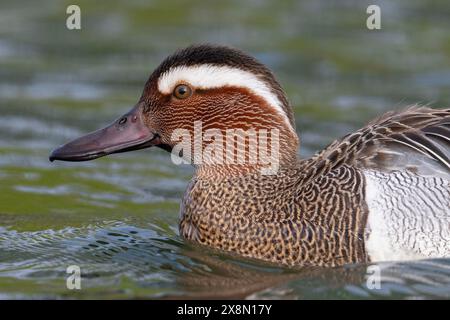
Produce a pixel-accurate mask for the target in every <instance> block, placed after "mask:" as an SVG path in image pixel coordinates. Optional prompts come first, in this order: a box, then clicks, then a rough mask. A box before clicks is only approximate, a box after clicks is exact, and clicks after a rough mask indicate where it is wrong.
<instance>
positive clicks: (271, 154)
mask: <svg viewBox="0 0 450 320" xmlns="http://www.w3.org/2000/svg"><path fill="white" fill-rule="evenodd" d="M272 134H273V131H272ZM272 138H273V139H272ZM263 140H264V139H263ZM263 140H262V143H259V142H261V140H258V143H257V146H256V147H249V145H248V144H247V145H246V146H245V147H241V148H240V149H239V148H236V149H239V152H240V153H239V157H238V156H237V155H236V152H237V151H236V149H234V151H231V152H229V151H227V150H224V151H223V152H224V155H223V159H224V161H223V163H217V161H214V159H211V157H212V158H213V157H214V156H211V154H208V153H204V158H203V159H202V160H203V161H202V163H201V164H197V165H194V167H195V169H196V170H195V178H198V179H206V180H222V179H227V178H231V177H236V176H241V175H247V174H261V175H276V174H277V173H278V172H279V171H280V170H282V169H283V168H286V167H291V166H292V165H293V164H295V163H296V162H297V159H298V147H299V139H298V137H297V135H296V134H293V133H292V131H291V130H288V129H286V130H285V129H283V128H281V129H280V130H278V132H277V133H276V134H275V135H272V136H271V138H270V139H268V142H267V143H266V142H264V141H263ZM247 142H249V140H247ZM236 145H237V146H238V143H236ZM227 152H228V153H227ZM212 154H213V153H212ZM213 155H214V154H213ZM231 159H232V160H231ZM238 159H241V160H242V161H243V162H241V163H239V162H238V161H239V160H238Z"/></svg>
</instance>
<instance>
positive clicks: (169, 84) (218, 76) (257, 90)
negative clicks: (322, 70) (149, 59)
mask: <svg viewBox="0 0 450 320" xmlns="http://www.w3.org/2000/svg"><path fill="white" fill-rule="evenodd" d="M179 83H186V84H190V85H192V86H193V87H195V88H200V89H213V88H220V87H224V86H232V87H239V88H246V89H248V90H250V91H251V92H253V93H254V94H255V95H257V96H259V97H261V98H263V99H264V100H265V101H266V102H267V103H268V104H269V105H270V106H272V107H273V109H274V110H275V111H276V112H277V113H278V114H279V115H280V116H281V117H282V118H283V120H284V121H285V122H286V124H287V125H288V127H289V128H290V129H291V130H292V131H294V133H295V130H294V128H293V127H292V125H291V123H290V122H289V119H288V117H287V115H286V113H285V112H284V110H283V107H282V103H281V101H280V99H278V97H277V96H276V94H275V93H273V92H272V91H271V90H270V88H269V87H268V86H267V85H266V84H265V83H264V82H263V81H262V80H260V79H259V78H258V77H257V76H255V75H254V74H252V73H250V72H247V71H244V70H241V69H238V68H231V67H228V66H215V65H211V64H202V65H194V66H179V67H175V68H172V69H170V70H168V71H166V72H165V73H163V74H162V75H161V76H160V77H159V79H158V90H159V91H160V92H161V93H162V94H170V93H172V91H173V89H174V87H175V86H176V85H177V84H179Z"/></svg>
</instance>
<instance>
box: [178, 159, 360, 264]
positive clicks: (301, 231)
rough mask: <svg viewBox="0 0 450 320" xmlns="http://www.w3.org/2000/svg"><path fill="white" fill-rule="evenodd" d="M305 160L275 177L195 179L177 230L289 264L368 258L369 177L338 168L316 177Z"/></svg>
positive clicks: (227, 248) (205, 241) (202, 241)
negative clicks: (366, 190) (366, 193)
mask: <svg viewBox="0 0 450 320" xmlns="http://www.w3.org/2000/svg"><path fill="white" fill-rule="evenodd" d="M307 164H308V163H307V162H306V161H305V162H299V163H298V164H297V165H295V166H293V167H291V168H285V169H283V170H281V171H280V172H279V174H278V175H276V176H263V175H259V174H250V175H243V176H239V177H234V178H229V179H222V180H221V181H216V182H210V181H208V180H204V179H195V178H194V179H193V180H192V182H191V184H190V185H189V187H188V190H187V192H186V194H185V197H184V200H183V203H182V207H181V222H180V233H181V235H182V236H183V237H185V238H186V239H188V240H192V241H194V242H197V243H200V244H204V245H208V246H212V247H215V248H218V249H221V250H225V251H229V252H233V253H237V254H240V255H242V256H246V257H251V258H257V259H262V260H265V261H270V262H276V263H281V264H285V265H291V266H293V265H319V266H336V265H342V264H346V263H355V262H364V261H367V259H368V258H367V256H366V253H365V249H364V248H365V246H364V227H365V223H366V219H367V209H366V205H365V203H364V200H363V195H364V179H363V175H362V173H361V172H359V171H358V170H357V169H355V168H352V167H348V166H340V167H339V168H337V169H334V170H331V171H330V172H328V173H326V174H321V175H317V177H315V176H314V175H313V176H311V174H310V172H309V170H308V169H306V168H307V167H308V166H307Z"/></svg>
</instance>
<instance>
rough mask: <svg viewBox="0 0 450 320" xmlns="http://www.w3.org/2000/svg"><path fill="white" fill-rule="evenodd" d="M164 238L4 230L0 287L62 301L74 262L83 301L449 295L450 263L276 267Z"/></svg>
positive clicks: (108, 228)
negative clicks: (16, 286)
mask: <svg viewBox="0 0 450 320" xmlns="http://www.w3.org/2000/svg"><path fill="white" fill-rule="evenodd" d="M166 234H167V232H166V231H165V230H162V229H160V228H159V227H158V226H156V225H151V224H149V225H146V226H145V227H144V226H142V227H137V226H134V225H131V224H125V223H124V222H119V221H110V222H107V223H104V224H102V225H89V226H86V227H83V228H64V229H61V230H58V231H54V230H43V231H35V232H17V231H10V230H5V229H4V230H1V231H0V244H1V245H0V259H1V261H2V263H1V264H0V277H1V279H2V282H0V283H8V282H9V281H10V280H11V279H12V278H14V279H16V280H17V282H18V283H27V284H29V283H30V282H32V283H33V284H34V285H33V290H36V291H39V292H40V295H42V296H45V297H58V296H60V295H62V296H67V295H69V292H68V291H67V290H64V284H65V279H66V277H67V276H68V275H67V273H66V268H67V267H68V266H70V265H78V266H80V268H81V271H82V288H83V290H84V291H82V292H80V293H74V294H75V296H77V295H78V294H79V295H80V296H84V297H90V296H91V295H92V296H95V295H96V294H98V292H99V291H100V292H102V297H104V298H119V297H133V298H144V297H154V298H166V299H172V298H175V299H179V298H188V299H190V298H249V299H267V298H272V299H299V298H300V299H311V298H336V297H337V298H380V297H384V298H414V299H418V298H433V297H434V298H449V289H450V259H447V260H445V259H441V260H424V261H417V262H413V263H380V264H376V265H371V266H370V265H354V266H345V267H340V268H330V269H325V268H302V269H282V268H278V267H275V266H272V265H268V264H261V263H258V262H255V261H249V260H245V261H243V260H238V259H236V258H233V257H227V256H224V255H222V254H220V253H217V252H214V251H212V250H208V249H204V248H199V247H196V246H190V245H186V244H184V243H183V242H182V241H181V240H180V239H178V237H177V236H176V235H172V236H170V237H168V236H166ZM205 251H206V252H205ZM373 266H377V267H379V269H378V270H379V271H378V272H379V275H380V278H379V281H380V283H379V287H376V288H373V287H370V286H368V285H367V281H368V276H370V275H371V274H373V273H372V272H371V271H370V269H369V271H368V267H369V268H370V267H373ZM377 281H378V280H377ZM15 293H16V292H14V291H11V292H9V291H8V289H7V290H6V292H4V294H6V295H5V296H8V294H11V297H14V294H15Z"/></svg>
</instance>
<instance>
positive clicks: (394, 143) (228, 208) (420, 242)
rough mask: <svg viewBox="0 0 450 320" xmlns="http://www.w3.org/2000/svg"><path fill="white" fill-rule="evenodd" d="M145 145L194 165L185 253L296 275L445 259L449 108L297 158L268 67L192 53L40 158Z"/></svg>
mask: <svg viewBox="0 0 450 320" xmlns="http://www.w3.org/2000/svg"><path fill="white" fill-rule="evenodd" d="M229 132H232V133H234V134H235V136H234V138H235V139H234V140H233V139H231V140H227V139H228V135H227V134H228V133H229ZM236 132H239V133H241V134H236ZM196 134H197V135H200V136H201V138H195V135H196ZM192 137H194V139H193V138H192ZM255 137H256V138H255ZM263 138H264V139H263ZM225 140H227V143H226V142H225ZM230 141H231V142H230ZM228 142H229V143H228ZM250 142H253V145H257V147H256V148H255V147H252V144H251V143H250ZM261 145H265V147H266V148H265V149H264V148H259V147H261ZM227 146H230V148H228V149H229V150H228V149H227V148H226V147H227ZM149 147H159V148H161V149H164V150H166V151H168V152H170V153H171V155H170V156H171V158H172V160H173V161H174V162H175V160H174V159H179V160H181V161H184V163H190V164H192V165H193V166H194V174H193V177H192V179H191V181H190V182H189V183H188V186H187V189H186V192H185V194H184V196H183V199H182V200H181V204H180V213H179V215H180V219H179V233H180V236H182V237H183V238H184V239H185V240H186V241H187V242H191V243H195V244H198V245H200V246H207V247H210V248H213V249H218V250H219V251H221V252H225V253H229V254H233V255H237V256H239V257H244V258H250V259H256V260H258V261H265V262H268V263H275V264H277V265H283V266H294V267H295V266H321V267H335V266H341V265H345V264H354V263H370V262H378V261H399V260H415V259H432V258H441V257H449V256H450V109H434V108H431V107H429V106H422V105H414V106H408V107H406V108H404V109H402V110H397V111H390V112H387V113H385V114H384V115H381V116H380V117H378V118H377V119H374V120H372V121H371V122H369V123H368V124H367V125H365V126H364V127H362V128H361V129H359V130H357V131H355V132H351V133H349V134H347V135H345V136H344V137H342V138H340V139H337V140H335V141H334V142H332V143H331V144H329V145H328V146H327V147H325V148H324V149H323V150H321V151H318V152H317V153H315V154H314V155H313V156H312V157H310V158H301V157H300V156H299V152H298V151H299V147H300V140H299V137H298V135H297V131H296V124H295V118H294V113H293V109H292V107H291V105H290V103H289V101H288V99H287V97H286V94H285V92H284V90H283V89H282V87H281V85H280V83H279V82H278V81H277V80H276V78H275V76H274V74H273V73H272V72H271V71H270V70H269V68H268V67H267V66H265V65H264V64H262V63H261V62H259V61H258V60H257V59H255V58H254V57H252V56H251V55H249V54H247V53H245V52H243V51H241V50H239V49H235V48H231V47H228V46H220V45H212V44H201V45H192V46H189V47H187V48H184V49H180V50H178V51H176V52H175V53H173V54H172V55H170V56H168V57H167V58H166V59H165V60H163V62H162V63H161V64H160V65H159V66H158V67H157V68H156V69H155V70H154V71H153V72H152V73H151V75H150V77H149V78H148V80H147V82H146V83H145V86H144V89H143V92H142V95H141V97H140V99H139V100H138V102H137V103H136V105H135V106H134V107H133V108H132V109H131V111H129V112H128V113H126V114H125V115H123V116H121V117H119V118H118V119H117V120H116V121H114V122H113V123H111V124H110V125H109V126H107V127H105V128H103V129H99V130H97V131H94V132H92V133H89V134H87V135H85V136H83V137H80V138H76V139H74V140H72V141H70V142H68V143H66V144H64V145H62V146H60V147H58V148H56V149H55V150H54V151H53V152H52V153H51V154H50V157H49V159H50V161H54V160H61V161H87V160H93V159H96V158H99V157H102V156H105V155H109V154H114V153H120V152H128V151H132V150H139V149H144V148H149ZM198 150H201V152H199V151H198ZM224 150H225V151H224ZM230 150H231V151H230ZM255 150H256V151H255ZM264 150H265V152H262V151H264ZM238 151H239V152H240V156H239V157H238V156H237V155H236V154H237V152H238ZM259 151H261V152H259ZM199 153H200V154H199ZM261 154H265V155H264V156H263V155H261ZM255 159H256V160H255Z"/></svg>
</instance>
